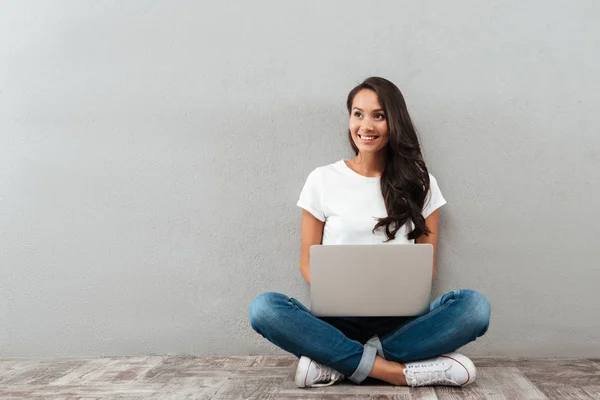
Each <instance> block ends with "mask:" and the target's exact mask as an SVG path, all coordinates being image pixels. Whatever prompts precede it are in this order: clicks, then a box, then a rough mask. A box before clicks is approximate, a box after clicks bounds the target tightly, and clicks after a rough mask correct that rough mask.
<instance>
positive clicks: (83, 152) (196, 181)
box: [0, 0, 600, 357]
mask: <svg viewBox="0 0 600 400" xmlns="http://www.w3.org/2000/svg"><path fill="white" fill-rule="evenodd" d="M1 4H2V6H1V9H2V11H1V12H0V273H1V276H0V356H81V355H130V354H147V353H151V354H164V353H171V354H173V353H185V354H198V355H209V354H223V355H228V354H240V355H246V354H259V353H262V354H267V353H281V354H283V352H282V351H279V350H278V349H277V348H276V347H274V346H272V345H271V344H269V343H267V342H266V340H264V339H263V338H262V337H260V336H259V335H257V334H256V333H254V332H253V331H252V330H251V328H250V326H249V323H248V304H249V302H250V301H251V300H252V299H253V298H254V296H256V295H257V294H258V293H260V292H262V291H267V290H273V291H280V292H283V293H286V294H288V295H290V296H293V297H296V298H298V299H299V300H301V301H303V302H306V303H308V287H307V285H306V284H305V283H304V281H303V280H302V277H301V275H300V272H299V270H298V255H299V247H300V225H299V224H300V210H299V209H298V208H297V207H296V206H295V202H296V200H297V197H298V194H299V193H300V189H301V187H302V184H303V183H304V179H305V178H306V176H307V175H308V173H309V172H310V171H311V170H312V169H313V168H315V167H316V166H319V165H324V164H327V163H330V162H334V161H337V160H339V159H341V158H348V157H350V156H351V154H352V153H351V150H350V146H349V144H348V143H347V140H346V136H345V135H346V133H345V132H346V123H347V120H346V118H347V117H346V112H345V110H344V101H345V97H346V95H347V92H348V91H349V90H350V89H351V88H352V86H354V85H355V84H356V83H358V82H359V81H360V80H362V79H363V78H365V77H367V76H370V75H381V76H384V77H387V78H389V79H391V80H392V81H394V82H395V83H397V84H398V85H399V86H400V87H401V89H402V90H403V92H404V94H405V96H406V100H407V102H408V104H409V107H410V111H411V113H412V116H413V118H414V121H415V123H416V125H417V128H418V130H419V132H420V135H421V139H422V143H423V147H424V152H425V156H426V160H427V162H428V165H429V167H430V170H431V172H432V173H433V174H434V175H435V176H436V177H437V179H438V182H439V184H440V187H441V188H442V191H443V193H444V196H445V197H446V199H447V200H448V205H447V206H445V207H444V208H443V209H442V210H443V211H442V214H441V237H440V245H439V261H438V271H439V274H438V277H437V279H436V282H435V294H439V293H441V292H443V291H446V290H449V289H455V288H465V287H468V288H476V289H479V290H481V291H482V292H484V293H485V294H487V295H488V297H489V298H490V299H491V301H492V303H493V315H492V323H491V327H490V331H489V333H488V334H487V335H486V336H485V337H484V338H482V339H481V340H479V341H478V342H477V343H475V344H472V345H469V347H468V348H467V349H466V350H465V352H467V353H468V354H477V355H531V356H546V355H547V356H581V355H587V356H591V355H593V356H596V357H598V356H600V347H598V341H599V340H600V318H598V315H600V304H599V303H598V302H597V301H596V298H597V295H596V293H597V287H598V282H599V281H600V268H599V262H598V258H599V255H600V250H599V249H598V246H597V245H596V239H597V238H598V236H599V233H600V232H599V228H598V226H599V225H598V222H599V221H598V214H599V213H600V205H599V202H598V200H597V199H598V197H599V196H600V189H599V185H598V173H597V172H596V171H598V170H600V161H599V157H598V146H599V144H600V139H599V137H598V126H599V123H598V119H597V112H598V108H599V107H600V77H599V75H598V73H597V70H598V66H599V65H600V51H598V38H599V37H600V28H598V25H597V20H598V18H599V17H600V6H599V5H598V4H599V3H598V2H596V1H594V0H587V1H585V0H582V1H577V2H551V3H550V2H546V1H542V0H536V1H529V2H519V3H516V2H515V3H511V2H505V1H491V2H481V1H475V0H472V1H459V2H447V1H442V0H439V1H430V2H415V1H412V2H409V1H404V2H399V1H378V2H367V3H365V2H360V1H345V2H320V1H306V2H281V1H268V2H267V1H254V2H238V3H237V4H235V5H234V4H233V3H230V2H227V3H226V4H225V3H224V4H221V3H218V2H204V3H202V2H191V1H174V2H171V1H166V0H161V1H140V2H121V1H102V2H97V1H80V0H72V1H54V2H46V1H41V0H40V1H19V2H10V1H3V2H2V3H1Z"/></svg>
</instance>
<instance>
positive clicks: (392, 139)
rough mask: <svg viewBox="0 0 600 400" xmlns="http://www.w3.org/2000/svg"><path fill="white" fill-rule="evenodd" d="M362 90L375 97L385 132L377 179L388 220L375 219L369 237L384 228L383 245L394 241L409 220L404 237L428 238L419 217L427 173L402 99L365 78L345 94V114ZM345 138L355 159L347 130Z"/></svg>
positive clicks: (392, 88) (381, 82)
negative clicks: (411, 225) (409, 228)
mask: <svg viewBox="0 0 600 400" xmlns="http://www.w3.org/2000/svg"><path fill="white" fill-rule="evenodd" d="M363 89H370V90H372V91H374V92H375V93H376V94H377V98H378V99H379V103H380V104H381V107H382V108H383V110H384V112H385V119H386V122H387V127H388V132H389V142H388V144H387V146H386V147H385V148H384V149H383V150H382V151H384V152H385V167H384V170H383V173H382V175H381V179H380V182H381V194H382V195H383V199H384V201H385V208H386V210H387V214H388V216H387V217H385V218H378V219H377V221H378V222H377V224H376V225H375V227H374V228H373V233H375V230H376V229H378V228H380V227H385V234H386V236H387V240H386V242H388V241H390V240H394V239H395V238H396V233H397V232H398V229H400V227H402V226H403V225H404V224H405V223H406V222H408V221H409V219H410V220H412V221H413V223H414V226H415V229H414V230H413V231H412V232H410V233H409V234H408V235H407V238H408V239H409V240H412V239H416V238H418V237H419V236H421V235H423V234H425V235H429V234H430V233H431V232H430V231H429V229H428V228H427V225H426V224H425V218H423V215H422V214H421V211H422V210H423V205H424V203H425V198H426V196H427V192H428V191H429V172H428V171H427V167H426V166H425V161H424V160H423V155H422V154H421V146H420V144H419V139H418V138H417V132H416V130H415V128H414V126H413V124H412V121H411V119H410V115H409V114H408V110H407V109H406V103H405V102H404V96H402V92H400V89H398V87H397V86H396V85H394V84H393V83H392V82H390V81H388V80H387V79H384V78H379V77H371V78H367V79H365V81H364V82H363V83H361V84H360V85H358V86H356V87H355V88H354V89H352V90H351V91H350V93H349V94H348V100H347V101H346V106H347V107H348V113H351V112H352V101H353V100H354V96H355V95H356V94H357V93H358V92H359V91H361V90H363ZM348 138H349V139H350V144H351V145H352V149H354V152H355V153H356V154H357V155H358V148H357V147H356V145H355V144H354V141H353V140H352V135H351V134H350V130H348Z"/></svg>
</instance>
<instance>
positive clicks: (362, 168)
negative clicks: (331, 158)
mask: <svg viewBox="0 0 600 400" xmlns="http://www.w3.org/2000/svg"><path fill="white" fill-rule="evenodd" d="M347 165H348V167H350V169H352V170H353V171H354V172H356V173H358V174H360V175H363V176H366V177H372V178H375V177H379V176H381V174H382V173H383V169H384V168H385V159H384V158H383V157H382V156H381V155H380V154H379V153H375V154H373V153H367V154H358V155H357V156H356V157H354V158H352V159H351V160H349V162H348V163H347Z"/></svg>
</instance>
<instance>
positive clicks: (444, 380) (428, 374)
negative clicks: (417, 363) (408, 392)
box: [408, 363, 458, 386]
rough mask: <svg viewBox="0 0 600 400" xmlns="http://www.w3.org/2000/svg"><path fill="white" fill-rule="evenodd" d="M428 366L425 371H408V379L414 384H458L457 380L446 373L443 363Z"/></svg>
mask: <svg viewBox="0 0 600 400" xmlns="http://www.w3.org/2000/svg"><path fill="white" fill-rule="evenodd" d="M430 368H431V369H428V370H425V371H418V370H417V371H408V375H409V379H411V380H412V382H413V385H414V386H427V385H439V384H453V385H458V383H457V382H455V381H453V380H452V379H450V377H449V375H448V374H447V372H449V370H448V369H446V368H444V366H443V364H440V363H435V364H431V366H430Z"/></svg>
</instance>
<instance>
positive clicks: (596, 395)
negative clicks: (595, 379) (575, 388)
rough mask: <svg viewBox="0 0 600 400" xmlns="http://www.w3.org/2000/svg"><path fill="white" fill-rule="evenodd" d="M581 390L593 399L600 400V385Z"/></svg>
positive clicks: (583, 387) (587, 386)
mask: <svg viewBox="0 0 600 400" xmlns="http://www.w3.org/2000/svg"><path fill="white" fill-rule="evenodd" d="M581 389H582V390H583V391H584V392H586V393H587V394H588V395H589V396H590V397H591V398H592V399H596V400H600V385H583V386H582V387H581Z"/></svg>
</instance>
